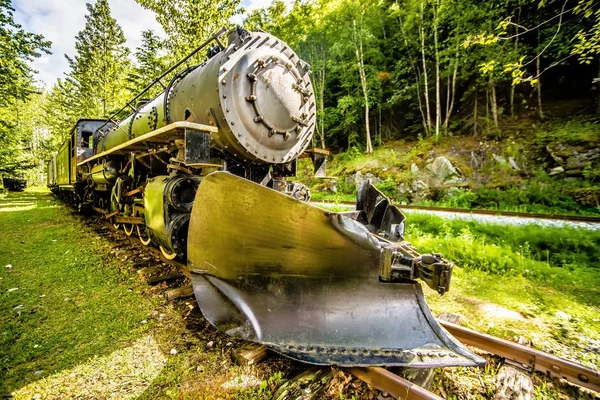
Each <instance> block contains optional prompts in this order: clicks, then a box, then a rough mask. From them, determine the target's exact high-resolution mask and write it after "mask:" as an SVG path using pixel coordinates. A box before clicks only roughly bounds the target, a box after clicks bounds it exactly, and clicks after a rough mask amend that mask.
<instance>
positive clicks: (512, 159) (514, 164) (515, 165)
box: [508, 157, 521, 171]
mask: <svg viewBox="0 0 600 400" xmlns="http://www.w3.org/2000/svg"><path fill="white" fill-rule="evenodd" d="M508 163H509V164H510V166H511V167H513V169H514V170H515V171H520V170H521V168H519V165H518V164H517V162H516V161H515V158H514V157H510V158H509V159H508Z"/></svg>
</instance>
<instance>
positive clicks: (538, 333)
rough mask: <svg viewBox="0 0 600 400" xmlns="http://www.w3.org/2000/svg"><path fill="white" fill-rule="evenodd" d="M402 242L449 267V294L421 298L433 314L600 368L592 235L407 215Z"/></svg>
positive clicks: (597, 235)
mask: <svg viewBox="0 0 600 400" xmlns="http://www.w3.org/2000/svg"><path fill="white" fill-rule="evenodd" d="M407 239H408V240H409V241H410V242H411V243H412V244H413V245H414V246H416V247H417V248H418V249H419V251H420V252H423V253H426V252H438V253H442V254H443V255H444V256H445V257H446V258H447V259H448V260H451V261H453V262H454V263H455V264H456V267H455V270H454V276H453V282H452V288H451V290H450V292H449V293H448V294H447V295H445V296H443V297H440V296H437V295H436V294H434V293H430V292H428V295H427V299H428V303H429V304H430V306H431V308H432V310H433V311H434V312H435V313H439V312H442V311H447V312H452V313H459V314H462V315H464V316H465V317H466V324H467V325H468V326H471V327H473V328H475V329H478V330H480V331H483V332H488V333H490V334H493V335H496V336H500V337H504V338H508V339H513V340H514V339H515V337H518V336H522V337H525V338H528V339H529V340H531V341H532V342H533V343H534V346H535V347H537V348H541V349H543V350H545V351H551V352H553V353H555V354H558V355H561V356H563V357H567V358H570V359H574V360H576V361H580V362H584V363H586V364H587V365H589V366H596V367H597V366H599V365H600V354H599V353H598V352H597V351H594V350H593V349H594V348H596V347H595V346H598V344H600V313H599V311H600V265H599V264H598V261H599V259H600V232H598V231H588V230H578V229H569V228H560V229H559V228H544V227H540V226H537V225H527V226H499V225H492V224H481V223H477V222H466V221H460V220H444V219H442V218H439V217H433V216H429V215H419V214H411V215H410V216H409V218H408V228H407ZM561 313H566V314H567V315H568V316H569V318H564V315H562V314H561Z"/></svg>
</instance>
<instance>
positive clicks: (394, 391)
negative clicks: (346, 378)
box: [345, 367, 443, 400]
mask: <svg viewBox="0 0 600 400" xmlns="http://www.w3.org/2000/svg"><path fill="white" fill-rule="evenodd" d="M345 369H346V371H348V372H350V373H351V374H352V375H354V376H356V377H357V378H358V379H360V380H361V381H364V382H366V383H368V384H369V385H371V386H373V387H374V388H376V389H379V390H381V391H384V392H388V393H389V394H390V395H392V396H393V397H395V398H396V399H402V400H443V399H442V398H441V397H440V396H438V395H436V394H434V393H431V392H430V391H429V390H427V389H424V388H422V387H421V386H419V385H415V384H414V383H412V382H410V381H408V380H406V379H404V378H402V377H400V376H398V375H396V374H394V373H392V372H390V371H388V370H387V369H385V368H381V367H352V368H345Z"/></svg>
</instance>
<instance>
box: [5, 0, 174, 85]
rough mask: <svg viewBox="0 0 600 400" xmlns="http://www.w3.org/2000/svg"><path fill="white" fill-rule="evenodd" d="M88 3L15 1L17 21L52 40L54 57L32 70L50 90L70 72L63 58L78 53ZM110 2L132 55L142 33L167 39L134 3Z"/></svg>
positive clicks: (44, 58) (147, 13)
mask: <svg viewBox="0 0 600 400" xmlns="http://www.w3.org/2000/svg"><path fill="white" fill-rule="evenodd" d="M90 1H92V0H90ZM88 2H89V1H88ZM85 3H86V1H85V0H13V4H12V6H13V7H14V8H15V10H16V12H15V21H16V22H17V23H19V24H21V25H22V26H23V28H24V29H25V30H27V31H30V32H34V33H40V34H42V35H44V37H45V38H46V39H47V40H50V41H52V48H51V51H52V54H51V55H43V56H42V57H40V58H38V59H36V60H35V61H34V62H33V68H34V69H36V70H38V71H39V72H38V75H37V77H36V78H37V79H38V81H40V82H41V84H43V85H44V86H46V87H48V88H49V87H51V86H52V85H53V84H54V82H55V81H56V79H57V78H62V77H64V74H65V73H66V72H68V69H69V67H68V63H67V60H66V59H65V56H64V55H65V54H68V55H69V56H71V57H72V56H73V55H74V54H75V36H76V35H77V33H78V32H79V31H81V30H82V29H83V27H84V26H85V15H86V13H87V9H86V6H85ZM109 3H110V7H111V13H112V15H113V17H114V18H115V19H116V20H117V22H118V23H119V25H120V26H121V27H122V28H123V32H124V34H125V38H126V39H127V46H129V48H130V49H132V52H133V51H135V48H136V47H137V46H139V45H140V44H141V31H143V30H146V29H152V30H154V31H155V32H156V33H157V34H159V35H161V36H164V33H163V30H162V28H161V27H160V25H159V24H158V23H157V22H156V20H155V18H154V13H152V12H151V11H148V10H145V9H143V8H142V7H141V6H140V5H138V4H137V3H136V2H135V1H134V0H109Z"/></svg>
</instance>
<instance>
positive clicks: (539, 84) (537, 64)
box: [535, 28, 544, 120]
mask: <svg viewBox="0 0 600 400" xmlns="http://www.w3.org/2000/svg"><path fill="white" fill-rule="evenodd" d="M537 39H538V47H539V46H540V29H539V28H538V37H537ZM541 59H542V55H541V54H538V56H537V59H536V60H535V70H536V75H537V84H536V90H537V100H538V112H539V114H540V119H541V120H543V119H544V110H543V109H542V77H541V74H542V73H541V71H540V69H541V68H540V64H541Z"/></svg>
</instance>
